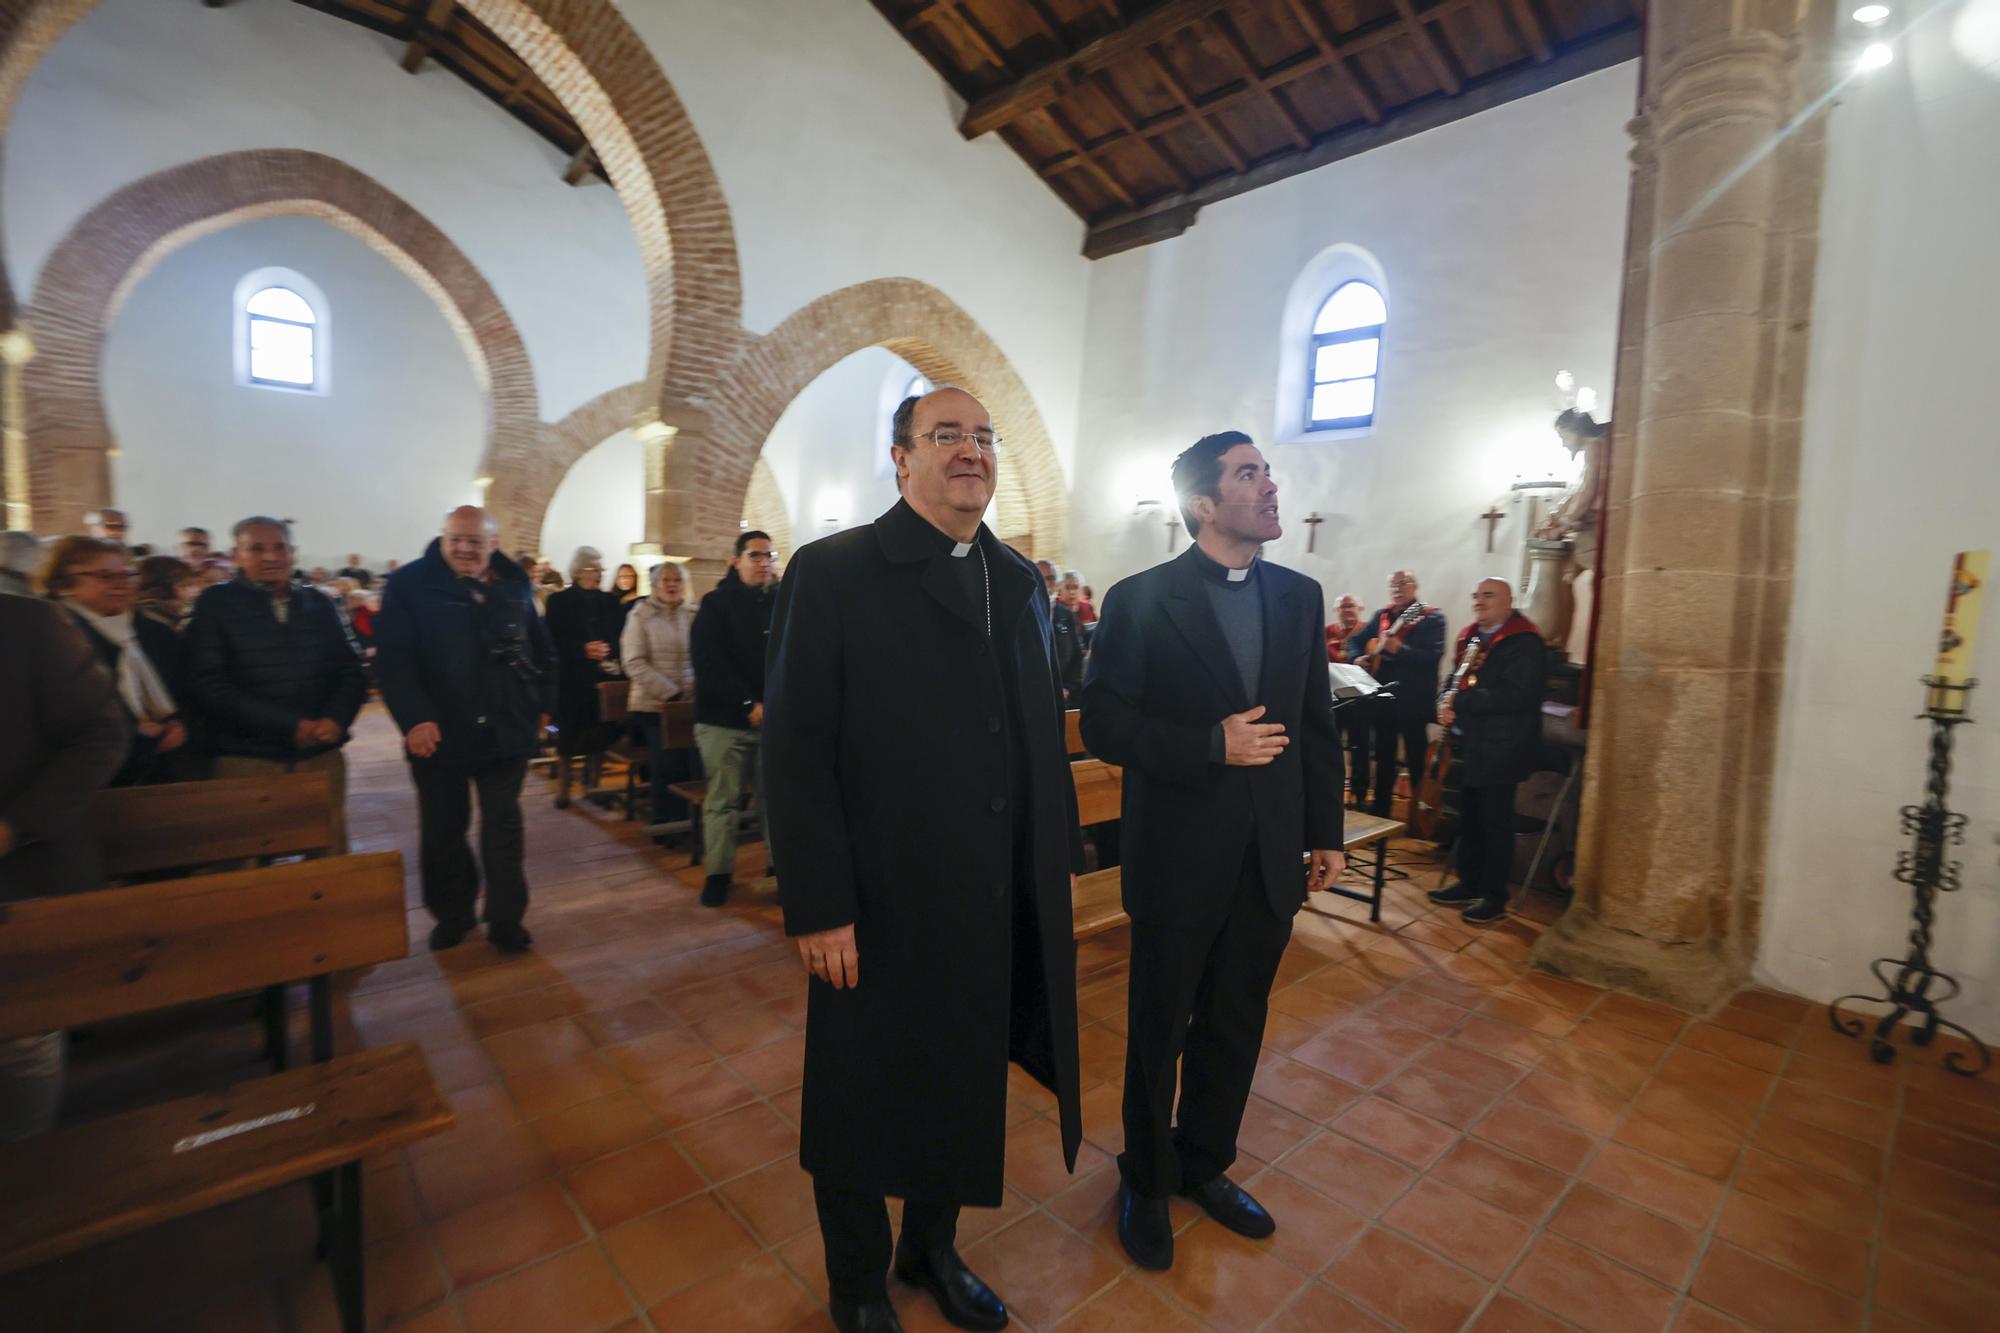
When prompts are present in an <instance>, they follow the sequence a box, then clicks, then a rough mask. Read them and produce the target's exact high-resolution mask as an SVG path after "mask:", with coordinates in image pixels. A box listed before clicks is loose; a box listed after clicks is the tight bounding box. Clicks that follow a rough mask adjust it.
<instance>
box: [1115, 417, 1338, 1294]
mask: <svg viewBox="0 0 2000 1333" xmlns="http://www.w3.org/2000/svg"><path fill="white" fill-rule="evenodd" d="M1173 482H1174V493H1175V495H1176V496H1177V497H1179V500H1180V506H1181V517H1182V519H1183V520H1184V521H1185V522H1186V523H1187V528H1188V531H1189V532H1190V533H1192V534H1193V535H1194V544H1193V545H1192V546H1190V547H1189V548H1188V549H1187V550H1186V551H1184V552H1182V553H1181V555H1180V556H1179V557H1177V558H1175V559H1173V560H1169V561H1167V562H1166V563H1165V564H1163V565H1157V566H1155V567H1154V568H1152V569H1149V570H1146V571H1144V572H1143V573H1140V574H1135V575H1133V576H1132V577H1131V578H1129V579H1126V580H1124V581H1123V582H1121V583H1120V584H1118V585H1117V586H1116V587H1114V588H1113V589H1112V590H1111V591H1110V592H1109V593H1107V594H1106V595H1105V598H1104V612H1103V615H1102V617H1101V618H1100V619H1099V620H1098V622H1097V631H1096V638H1095V639H1094V640H1093V643H1092V649H1091V659H1090V666H1089V669H1088V671H1087V673H1086V674H1085V676H1084V684H1083V717H1082V720H1081V721H1082V729H1083V741H1084V744H1085V745H1086V746H1088V747H1089V749H1090V753H1091V754H1092V755H1094V756H1096V757H1097V758H1099V759H1102V760H1103V761H1105V762H1106V763H1108V764H1117V765H1119V766H1121V767H1122V768H1123V769H1124V827H1123V831H1122V833H1121V835H1120V845H1121V855H1122V856H1123V858H1124V867H1123V870H1122V872H1121V873H1122V881H1121V887H1122V890H1123V894H1124V900H1125V911H1126V914H1127V915H1128V916H1130V917H1131V918H1132V967H1131V972H1130V980H1129V983H1128V993H1127V1002H1126V1044H1125V1086H1124V1091H1123V1104H1124V1105H1123V1115H1124V1128H1125V1151H1124V1152H1123V1153H1122V1154H1120V1156H1119V1158H1118V1170H1119V1177H1120V1180H1119V1187H1118V1239H1119V1241H1120V1242H1121V1243H1122V1244H1123V1245H1124V1247H1125V1251H1126V1253H1127V1254H1129V1255H1131V1256H1132V1259H1133V1261H1134V1262H1136V1263H1138V1264H1140V1265H1141V1266H1142V1267H1145V1268H1152V1269H1162V1268H1168V1267H1171V1266H1172V1264H1173V1261H1174V1236H1173V1227H1172V1221H1171V1218H1170V1217H1169V1215H1168V1212H1167V1201H1168V1198H1169V1197H1170V1196H1171V1195H1174V1194H1176V1193H1178V1194H1183V1195H1186V1196H1187V1197H1188V1198H1190V1199H1193V1200H1194V1201H1195V1202H1196V1203H1197V1204H1199V1205H1200V1206H1201V1208H1202V1209H1203V1210H1204V1211H1206V1212H1207V1213H1208V1214H1209V1216H1211V1217H1213V1218H1214V1219H1215V1220H1216V1221H1217V1222H1219V1223H1221V1224H1222V1225H1223V1226H1225V1227H1227V1228H1229V1229H1230V1230H1232V1231H1235V1232H1237V1233H1238V1234H1240V1235H1244V1236H1249V1237H1252V1238H1262V1237H1265V1236H1269V1235H1270V1234H1271V1233H1272V1232H1273V1231H1274V1230H1275V1229H1276V1226H1277V1224H1276V1222H1275V1221H1274V1220H1273V1219H1272V1217H1271V1215H1270V1214H1269V1213H1267V1212H1266V1211H1265V1210H1264V1208H1263V1207H1262V1205H1260V1204H1259V1203H1258V1202H1257V1200H1256V1199H1254V1198H1252V1197H1251V1196H1250V1194H1249V1193H1248V1192H1247V1191H1246V1190H1244V1189H1243V1188H1242V1187H1241V1186H1239V1185H1237V1184H1236V1183H1235V1182H1234V1181H1232V1180H1231V1179H1230V1178H1229V1177H1228V1176H1227V1175H1226V1174H1224V1173H1225V1172H1226V1171H1227V1170H1228V1169H1229V1167H1230V1166H1231V1164H1232V1163H1234V1162H1235V1160H1236V1137H1237V1133H1238V1131H1239V1130H1240V1129H1241V1127H1242V1123H1243V1112H1244V1108H1245V1106H1246V1105H1247V1103H1248V1101H1249V1097H1250V1081H1251V1079H1252V1078H1253V1077H1254V1076H1255V1074H1256V1071H1257V1056H1258V1053H1259V1051H1260V1049H1261V1046H1262V1042H1263V1038H1264V1018H1265V1009H1266V1005H1267V1002H1268V1000H1269V998H1270V992H1271V984H1272V982H1273V980H1274V979H1275V978H1276V976H1277V971H1278V963H1279V961H1280V960H1281V959H1282V958H1283V956H1284V952H1285V946H1286V944H1287V943H1289V942H1290V940H1291V935H1292V918H1293V916H1294V915H1296V914H1297V912H1298V910H1299V905H1300V903H1301V902H1303V901H1304V899H1305V896H1306V893H1307V892H1308V891H1309V890H1313V889H1322V888H1327V887H1330V886H1331V885H1332V884H1333V883H1334V881H1335V880H1336V879H1338V878H1339V875H1340V872H1341V869H1342V867H1343V864H1344V858H1343V856H1342V854H1341V842H1342V832H1343V823H1344V819H1345V814H1344V807H1343V805H1342V802H1341V787H1342V773H1341V754H1340V739H1339V736H1338V734H1337V733H1336V731H1335V727H1334V721H1333V698H1332V692H1331V690H1330V689H1329V687H1328V682H1327V669H1326V667H1327V662H1326V615H1325V602H1324V598H1323V597H1322V596H1321V594H1320V590H1319V585H1318V584H1317V583H1315V582H1314V581H1313V580H1312V579H1309V578H1307V577H1305V576H1304V575H1302V574H1298V573H1294V572H1293V571H1292V570H1289V569H1285V568H1282V567H1280V566H1278V565H1274V564H1271V563H1270V562H1269V561H1267V560H1265V559H1263V557H1262V555H1261V552H1262V550H1263V547H1264V545H1265V543H1267V542H1271V541H1275V540H1276V539H1277V538H1278V537H1279V536H1280V535H1281V534H1282V532H1283V529H1282V528H1281V527H1280V525H1279V522H1278V487H1277V483H1276V482H1275V481H1273V480H1272V479H1271V469H1270V466H1269V465H1268V464H1267V463H1265V461H1264V457H1263V455H1262V454H1261V453H1260V452H1258V449H1257V446H1256V445H1255V444H1253V443H1252V442H1251V440H1250V437H1249V436H1248V435H1245V434H1243V433H1242V432H1240V431H1223V432H1221V433H1219V434H1216V435H1209V436H1205V437H1203V438H1202V439H1200V440H1197V441H1196V442H1195V443H1194V444H1193V445H1192V446H1191V447H1190V448H1188V449H1187V450H1186V451H1185V452H1184V453H1182V454H1181V456H1180V457H1179V458H1177V459H1175V460H1174V468H1173ZM1308 862H1309V864H1308ZM1177 1086H1178V1090H1179V1097H1178V1102H1177V1101H1176V1097H1175V1091H1176V1087H1177Z"/></svg>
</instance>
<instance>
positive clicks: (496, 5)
mask: <svg viewBox="0 0 2000 1333" xmlns="http://www.w3.org/2000/svg"><path fill="white" fill-rule="evenodd" d="M99 3H101V0H0V134H4V132H5V129H6V126H7V124H8V122H9V121H11V120H12V118H13V113H14V105H15V103H16V102H18V101H19V100H20V95H21V90H22V89H23V88H24V87H25V86H26V84H27V81H28V77H29V75H30V74H32V73H33V72H34V68H35V65H36V64H37V63H38V62H39V61H40V60H41V58H42V56H43V55H45V54H46V53H47V52H48V50H49V48H50V47H51V46H53V45H54V44H55V42H56V39H57V38H59V37H61V36H62V34H63V32H64V31H66V30H67V29H68V28H69V26H70V25H71V24H73V23H75V22H76V21H77V20H78V19H79V18H82V17H83V16H84V15H85V14H87V13H89V12H90V11H91V10H92V9H94V8H96V7H97V5H98V4H99ZM460 3H461V4H462V5H463V6H464V8H465V9H466V10H467V11H468V12H469V13H471V14H472V15H473V17H475V18H477V19H478V20H479V21H480V22H482V23H484V24H485V25H486V26H487V27H488V28H491V29H492V30H493V31H494V32H495V33H496V34H498V35H499V37H500V38H501V40H503V41H505V42H506V43H507V44H508V46H509V47H511V48H512V49H513V50H514V52H515V53H516V54H517V55H519V56H520V58H521V59H522V60H523V61H524V62H526V64H527V65H528V67H529V68H531V69H532V70H534V72H535V75H536V77H538V78H540V79H541V81H542V82H543V83H545V84H546V85H548V88H549V90H550V91H551V92H553V93H554V94H555V96H556V98H557V99H558V100H559V101H560V102H561V103H562V104H563V107H564V109H565V110H567V111H568V112H569V113H570V115H571V116H572V117H574V118H575V120H576V122H577V124H578V125H579V126H580V127H581V128H582V130H583V132H584V134H585V135H586V136H587V137H588V138H589V140H590V145H591V148H592V150H593V151H594V152H595V153H596V155H597V159H598V161H599V162H601V163H602V164H603V165H604V170H605V173H606V174H607V175H608V176H610V178H611V184H612V186H613V187H614V188H615V189H616V190H617V191H618V197H619V199H620V201H621V202H622V203H623V204H624V205H625V211H626V214H627V216H628V217H629V218H630V219H631V223H632V230H633V234H634V236H635V237H636V238H637V240H638V243H639V253H640V256H641V258H642V260H643V262H644V265H645V270H646V285H647V289H648V293H649V295H650V298H651V313H652V321H651V322H652V348H651V352H650V354H649V358H648V362H647V376H646V381H647V383H648V384H649V385H650V386H651V387H652V390H653V392H654V393H656V394H658V395H660V396H661V397H662V398H665V399H680V400H688V401H694V400H699V398H700V397H701V395H702V394H703V393H704V392H705V391H706V388H707V386H708V385H709V384H710V383H711V382H712V381H713V378H714V376H715V373H716V371H717V369H718V368H719V367H721V366H722V365H723V364H724V363H726V362H727V361H728V360H729V359H730V358H731V357H732V356H733V355H734V354H735V353H736V350H737V348H738V346H739V345H740V344H741V342H742V340H743V334H742V329H741V327H740V324H741V320H742V308H743V285H742V276H741V272H740V269H739V267H738V262H737V254H736V234H735V230H734V228H733V226H732V225H731V223H730V218H729V204H728V201H727V200H726V199H724V198H723V194H722V186H721V184H720V182H719V181H718V180H717V179H716V176H715V168H714V166H713V165H712V164H711V163H710V162H709V160H708V153H707V151H706V149H704V148H703V147H702V143H701V138H700V136H699V135H698V134H696V132H695V128H694V122H693V121H692V120H691V119H690V118H689V116H688V114H687V109H686V108H685V107H684V106H682V105H681V101H680V98H679V97H678V96H677V95H676V94H675V92H674V90H673V86H672V85H671V84H669V83H668V82H667V78H666V75H665V73H663V72H662V71H661V69H660V65H659V61H657V60H656V59H654V57H653V53H652V52H651V51H650V50H649V49H647V46H646V44H645V42H644V41H643V40H642V39H641V38H640V37H639V35H638V34H637V33H636V32H634V31H633V30H632V27H631V25H630V24H629V23H627V22H626V21H625V18H624V16H623V15H621V14H620V13H619V12H618V10H617V7H616V6H615V4H614V3H613V0H460ZM14 304H15V298H14V293H13V287H12V285H11V282H10V281H9V279H8V277H7V274H6V272H5V266H4V264H0V328H5V327H7V326H10V325H11V324H12V322H13V315H14V313H15V309H14Z"/></svg>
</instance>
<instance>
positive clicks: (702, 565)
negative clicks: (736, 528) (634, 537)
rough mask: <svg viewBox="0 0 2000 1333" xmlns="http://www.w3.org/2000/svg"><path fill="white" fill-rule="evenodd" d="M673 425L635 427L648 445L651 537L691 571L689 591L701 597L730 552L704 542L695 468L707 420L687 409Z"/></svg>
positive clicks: (657, 422)
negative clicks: (707, 548) (719, 553)
mask: <svg viewBox="0 0 2000 1333" xmlns="http://www.w3.org/2000/svg"><path fill="white" fill-rule="evenodd" d="M674 415H675V416H676V417H677V418H679V420H678V421H677V422H675V423H669V422H667V421H664V420H661V419H660V418H659V417H657V416H654V417H651V418H650V419H642V420H641V421H639V422H638V423H636V424H635V426H634V427H633V430H634V433H635V434H637V435H638V437H639V442H640V443H641V444H642V445H644V446H645V449H646V463H645V467H646V540H647V541H648V542H649V543H652V544H654V545H657V546H658V547H659V549H660V554H661V555H663V556H665V557H666V558H668V559H670V560H674V561H676V562H677V563H679V564H681V565H682V566H683V568H684V569H685V570H686V574H687V583H688V593H689V595H690V596H692V597H700V596H701V595H702V594H703V593H705V592H707V591H708V590H709V589H710V588H713V587H714V586H715V583H716V580H718V579H720V578H721V577H722V571H723V570H724V569H725V568H726V567H727V566H728V563H729V561H728V558H727V555H726V554H725V555H720V556H719V555H718V553H717V552H715V551H712V550H706V549H704V548H703V546H702V544H701V542H700V531H701V530H700V526H699V523H700V515H699V513H698V512H697V504H698V490H699V486H700V475H699V471H698V468H697V466H696V464H697V460H699V459H700V457H701V454H702V450H703V448H704V446H705V445H706V444H707V442H708V432H707V422H706V420H705V419H702V418H701V417H700V416H699V415H698V414H693V413H690V412H688V411H681V412H677V413H674Z"/></svg>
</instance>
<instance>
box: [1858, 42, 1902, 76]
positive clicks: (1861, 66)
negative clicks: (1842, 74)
mask: <svg viewBox="0 0 2000 1333" xmlns="http://www.w3.org/2000/svg"><path fill="white" fill-rule="evenodd" d="M1895 58H1896V51H1895V48H1894V47H1892V46H1890V45H1889V44H1888V43H1887V42H1870V43H1868V46H1867V48H1866V49H1865V50H1863V51H1862V53H1861V58H1860V59H1859V60H1857V61H1855V62H1854V67H1855V68H1856V69H1857V70H1859V71H1860V72H1861V73H1863V74H1866V73H1867V72H1868V71H1869V70H1871V69H1880V68H1882V66H1884V65H1886V64H1888V63H1889V62H1890V61H1892V60H1894V59H1895Z"/></svg>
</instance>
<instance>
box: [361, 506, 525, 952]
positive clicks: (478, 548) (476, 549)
mask: <svg viewBox="0 0 2000 1333" xmlns="http://www.w3.org/2000/svg"><path fill="white" fill-rule="evenodd" d="M497 546H498V543H497V542H496V541H495V539H494V525H493V518H492V515H490V514H488V513H487V512H486V511H485V510H484V509H481V508H479V507H478V506H476V505H461V506H460V507H459V508H457V509H454V510H452V511H451V512H450V513H449V514H447V515H445V520H444V531H443V532H442V533H440V534H439V536H438V539H437V540H436V541H434V542H432V543H431V544H430V547H429V548H428V549H427V550H426V551H425V552H424V554H423V557H422V558H421V559H419V560H416V561H414V562H412V563H411V564H409V565H407V566H405V567H403V568H401V569H398V570H397V571H396V572H395V573H394V574H391V575H390V576H389V578H388V580H387V582H386V583H385V584H384V585H383V589H382V609H381V611H379V612H378V613H377V614H376V616H375V679H376V683H377V684H378V685H380V686H381V689H382V700H383V702H384V703H386V704H388V706H389V712H390V714H391V716H393V717H394V718H395V719H396V725H397V726H398V727H400V728H402V731H403V748H404V750H406V751H407V752H408V759H409V763H410V781H411V782H412V783H413V784H414V785H415V786H416V789H417V811H418V816H419V822H420V826H421V832H420V843H419V851H418V863H419V867H420V874H421V877H422V879H423V887H424V906H425V907H427V908H428V909H430V914H431V917H432V919H433V920H434V921H435V922H436V923H437V924H436V925H435V926H433V927H432V929H431V948H433V949H449V948H451V947H453V946H454V945H456V944H458V943H459V942H460V941H462V940H464V938H465V937H466V936H467V935H468V934H470V933H471V931H472V928H473V926H474V924H475V923H476V921H477V919H478V913H477V908H478V900H479V875H480V872H481V871H482V870H483V871H484V872H485V876H486V910H485V918H486V938H487V940H488V941H489V942H490V943H491V944H492V945H493V947H494V948H496V949H498V950H500V951H501V952H502V953H521V952H524V951H525V950H527V949H528V948H529V947H530V946H531V945H532V943H533V940H532V938H531V937H530V936H529V934H528V930H527V927H526V926H525V925H524V924H523V918H524V917H525V916H526V914H527V910H528V881H527V876H526V874H525V872H524V871H523V869H522V858H523V855H524V852H525V847H524V838H523V834H522V826H521V781H522V779H523V778H524V777H526V776H527V772H528V761H529V760H530V759H532V758H534V756H535V752H536V749H537V747H538V745H539V743H540V739H541V731H542V727H543V726H544V725H545V724H546V721H547V718H548V714H549V710H550V709H551V707H552V706H553V704H554V696H555V651H554V649H553V647H552V646H551V645H550V643H549V636H548V631H547V630H546V629H544V628H543V626H542V618H541V616H540V614H538V613H537V612H536V610H535V596H534V589H533V588H532V586H531V585H530V584H529V582H528V576H527V573H526V572H525V571H524V570H522V568H521V567H520V566H519V565H517V564H515V563H514V562H513V561H512V560H509V559H508V558H507V557H506V556H504V555H502V554H500V552H499V551H498V550H497V549H496V548H497ZM474 792H477V793H478V796H479V860H478V862H477V863H475V862H474V861H473V859H472V848H471V847H470V846H468V845H467V843H466V840H465V832H466V828H467V826H468V825H469V824H470V823H471V820H472V794H473V793H474Z"/></svg>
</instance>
